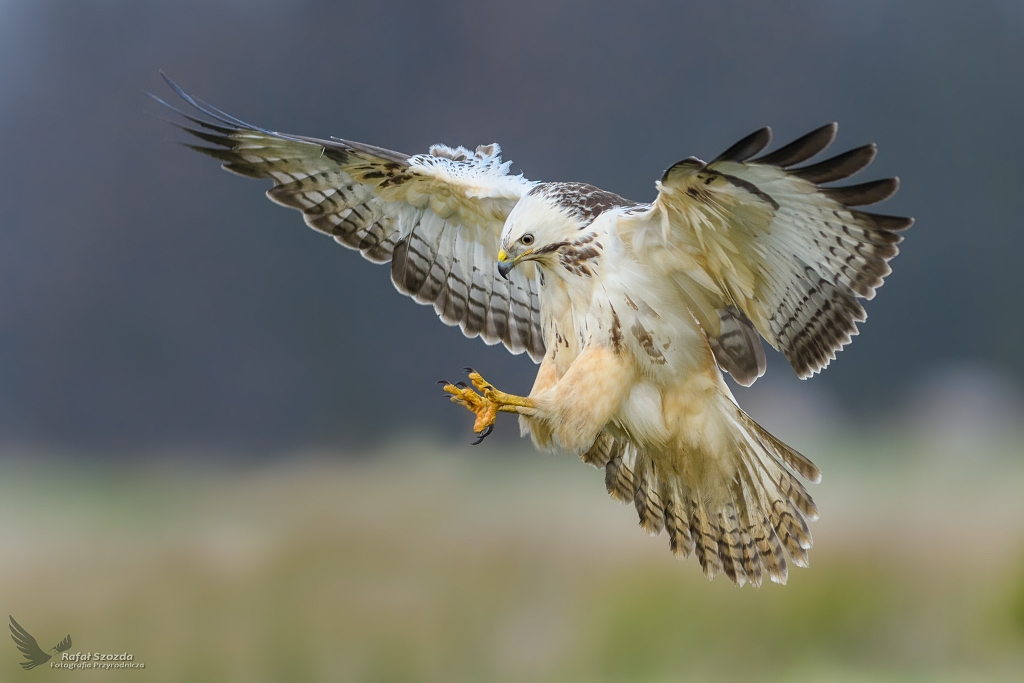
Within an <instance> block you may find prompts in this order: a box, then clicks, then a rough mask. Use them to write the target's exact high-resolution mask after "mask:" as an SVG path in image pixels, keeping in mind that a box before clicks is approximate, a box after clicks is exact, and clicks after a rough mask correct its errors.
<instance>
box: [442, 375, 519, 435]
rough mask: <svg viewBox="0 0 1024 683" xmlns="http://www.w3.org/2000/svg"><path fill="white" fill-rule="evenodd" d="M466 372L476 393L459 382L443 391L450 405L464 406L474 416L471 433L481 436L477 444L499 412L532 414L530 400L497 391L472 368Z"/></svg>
mask: <svg viewBox="0 0 1024 683" xmlns="http://www.w3.org/2000/svg"><path fill="white" fill-rule="evenodd" d="M466 370H467V371H468V372H469V381H470V382H472V383H473V387H474V388H475V389H476V391H474V390H473V389H471V388H469V387H467V386H465V385H464V384H462V383H461V382H459V383H458V384H451V383H450V382H446V383H445V385H444V390H445V391H446V392H447V393H449V394H451V395H452V397H451V401H452V403H457V404H459V405H461V406H465V407H466V409H467V410H469V411H470V412H472V413H473V414H475V415H476V421H475V422H474V423H473V431H474V432H476V433H477V434H482V436H481V437H480V439H478V440H477V442H476V443H479V442H480V441H481V440H482V439H483V437H484V436H487V434H490V430H491V428H492V427H493V425H494V420H495V418H497V416H498V413H499V412H502V413H519V414H527V415H529V414H532V412H533V408H534V403H533V401H532V400H531V399H529V398H524V397H522V396H513V395H512V394H506V393H505V392H504V391H498V390H497V389H495V388H494V387H493V386H491V384H490V382H488V381H487V380H485V379H484V378H483V377H482V376H481V375H480V373H479V372H477V371H476V370H473V369H472V368H466ZM460 385H461V386H460ZM477 392H480V393H477Z"/></svg>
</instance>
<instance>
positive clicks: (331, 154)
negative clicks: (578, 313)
mask: <svg viewBox="0 0 1024 683" xmlns="http://www.w3.org/2000/svg"><path fill="white" fill-rule="evenodd" d="M168 85H169V86H170V87H171V88H172V89H173V90H174V91H175V92H176V93H177V94H178V96H179V97H181V98H182V99H183V100H184V101H185V102H186V103H187V104H188V105H190V106H191V107H192V108H194V109H195V110H196V111H197V112H198V115H197V116H192V115H189V114H185V113H183V112H180V111H178V110H177V109H175V108H174V107H171V106H170V105H168V104H167V103H166V102H164V101H163V100H161V99H159V98H154V99H156V100H157V101H159V102H160V103H161V104H163V105H165V106H167V107H168V108H169V109H171V110H172V111H174V112H176V113H177V114H179V115H180V116H182V117H183V118H184V120H185V121H187V122H188V125H182V126H179V128H181V129H182V130H184V131H185V132H186V133H188V134H189V135H192V136H194V137H196V138H198V139H199V140H201V141H203V142H204V143H208V145H210V146H207V145H189V147H191V148H192V149H195V150H196V151H199V152H202V153H203V154H206V155H208V156H211V157H213V158H215V159H218V160H219V161H221V162H222V164H223V168H224V169H225V170H228V171H231V172H233V173H237V174H240V175H244V176H247V177H252V178H269V179H271V180H273V181H274V187H272V188H271V189H270V190H268V192H267V196H268V197H269V198H270V199H271V200H272V201H274V202H276V203H278V204H280V205H282V206H287V207H290V208H294V209H298V210H299V211H301V212H302V213H303V218H304V219H305V222H306V224H307V225H309V226H310V227H311V228H313V229H315V230H318V231H320V232H323V233H326V234H328V235H331V236H332V237H334V239H335V241H336V242H338V243H339V244H341V245H342V246H345V247H348V248H350V249H355V250H358V251H359V252H360V253H361V254H362V255H363V257H365V258H366V259H368V260H369V261H371V262H373V263H389V262H390V263H391V276H392V281H393V282H394V284H395V287H396V288H397V289H398V290H399V291H400V292H402V293H404V294H408V295H409V296H411V297H412V298H413V299H414V300H415V301H417V302H418V303H420V304H424V305H432V306H433V307H434V310H435V311H436V312H437V315H438V317H440V318H441V320H443V321H444V322H445V323H446V324H448V325H453V326H454V325H458V326H459V327H460V328H461V330H462V332H463V333H464V334H465V335H466V336H469V337H476V336H480V337H481V338H482V339H483V341H484V342H485V343H487V344H497V343H498V342H502V343H504V344H505V346H506V347H507V348H508V349H509V350H510V351H511V352H512V353H522V352H523V351H526V352H528V353H529V354H530V356H531V357H532V358H533V359H534V360H535V361H539V360H540V359H541V358H542V357H543V356H544V348H545V346H544V338H543V335H542V334H541V330H540V299H539V296H538V292H539V284H538V282H537V281H536V280H537V277H538V276H537V273H536V272H535V271H534V270H533V269H532V268H524V269H520V270H518V271H517V272H516V273H515V274H514V277H513V278H512V279H513V281H512V282H511V283H505V281H504V280H503V278H501V276H500V275H499V273H498V270H497V252H498V238H499V235H500V233H501V229H502V227H503V225H504V218H505V216H507V215H508V212H509V211H511V209H512V207H513V206H515V204H516V202H517V201H518V200H519V198H520V197H521V196H522V195H523V194H524V193H525V192H527V191H529V189H530V188H532V187H533V185H534V183H530V182H528V181H526V180H524V179H523V178H522V177H521V176H510V175H508V164H507V163H502V161H501V157H500V149H499V148H498V147H497V145H488V146H481V147H479V148H477V150H476V151H475V152H470V151H469V150H466V149H464V148H461V147H460V148H456V149H452V148H449V147H445V146H443V145H436V146H434V147H432V148H431V153H430V154H428V155H417V156H414V157H410V156H408V155H405V154H401V153H399V152H393V151H391V150H386V149H383V148H380V147H375V146H373V145H367V144H363V143H358V142H352V141H348V140H341V139H337V138H335V139H332V140H319V139H315V138H307V137H303V136H296V135H286V134H281V133H275V132H273V131H269V130H266V129H264V128H259V127H258V126H253V125H251V124H248V123H245V122H244V121H241V120H240V119H236V118H234V117H233V116H230V115H228V114H225V113H224V112H222V111H220V110H218V109H216V108H214V107H211V106H209V105H207V104H205V103H203V102H201V101H199V100H197V99H195V98H193V97H191V96H190V95H188V94H187V93H185V92H184V91H183V90H182V89H181V88H179V87H178V86H177V85H176V84H174V83H173V82H171V81H170V80H168ZM482 187H487V188H489V189H490V194H487V193H486V192H482V191H481V188H482ZM434 197H443V200H441V201H438V202H435V203H432V198H434ZM460 197H461V199H460ZM434 206H443V209H442V213H443V215H442V214H438V213H436V212H435V211H434V209H433V208H432V207H434Z"/></svg>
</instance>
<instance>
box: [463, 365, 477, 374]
mask: <svg viewBox="0 0 1024 683" xmlns="http://www.w3.org/2000/svg"><path fill="white" fill-rule="evenodd" d="M462 371H463V372H476V370H474V369H473V368H471V367H469V366H468V365H467V366H466V367H464V368H462Z"/></svg>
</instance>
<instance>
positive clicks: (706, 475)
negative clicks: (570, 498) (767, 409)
mask: <svg viewBox="0 0 1024 683" xmlns="http://www.w3.org/2000/svg"><path fill="white" fill-rule="evenodd" d="M725 398H726V397H724V396H723V399H725ZM718 408H720V410H721V411H722V419H723V420H725V423H724V428H723V431H722V433H723V434H725V435H726V438H725V443H727V444H729V445H728V452H727V453H722V452H721V450H722V448H721V444H719V446H720V447H719V450H718V451H716V452H714V457H711V456H710V455H709V454H708V453H707V452H703V451H701V450H700V448H702V447H703V446H699V445H698V446H696V447H695V448H696V449H697V450H695V451H694V452H683V453H668V454H666V453H663V452H648V451H646V450H644V449H643V448H641V447H639V446H638V445H637V444H636V443H634V442H632V441H631V440H629V439H628V438H626V437H623V436H618V435H613V434H611V433H609V432H603V433H602V434H601V435H600V437H599V438H598V440H597V441H596V442H595V443H594V445H593V447H591V448H590V449H589V450H588V451H587V452H586V453H584V454H583V456H582V457H583V459H584V461H586V462H590V463H591V464H593V465H595V466H597V467H602V466H603V467H604V470H605V486H606V488H607V489H608V493H609V494H611V496H612V497H613V498H615V499H617V500H620V501H622V502H624V503H633V505H634V506H635V507H636V510H637V515H638V517H639V521H640V526H641V527H643V529H644V530H645V531H647V532H648V533H650V534H652V535H657V534H659V533H660V532H661V531H662V530H665V531H666V532H667V534H668V538H669V547H670V548H671V550H672V553H673V554H675V555H676V556H677V557H679V558H681V559H682V558H686V557H688V556H689V555H690V554H691V553H693V554H695V555H696V556H697V561H698V562H699V563H700V566H701V569H702V570H703V572H704V574H705V576H707V577H708V578H709V579H714V578H715V576H717V575H718V574H719V573H724V574H725V575H726V576H728V577H729V580H730V581H732V582H733V583H735V584H737V585H740V586H742V585H744V584H745V583H748V582H749V583H750V584H751V585H753V586H760V585H761V583H762V581H763V579H764V577H765V576H766V575H767V577H768V578H769V579H770V580H771V581H773V582H775V583H786V581H787V579H788V576H789V568H788V563H787V555H788V557H789V559H790V560H791V561H792V562H793V563H794V564H795V565H797V566H798V567H806V566H807V564H808V553H807V551H808V550H809V549H810V548H811V546H812V545H813V539H812V537H811V532H810V529H809V528H808V521H814V520H816V519H817V518H818V509H817V507H816V506H815V504H814V501H813V499H812V498H811V496H810V494H808V493H807V490H806V489H805V488H804V486H803V484H802V483H801V482H800V480H799V479H797V477H804V478H806V479H809V480H811V481H818V480H820V478H821V473H820V472H819V470H818V468H817V467H815V465H814V464H813V463H812V462H811V461H810V460H808V459H807V458H805V457H804V456H802V455H800V454H799V453H797V452H796V451H794V450H793V449H791V448H790V447H789V446H786V445H785V444H784V443H782V442H781V441H779V440H778V439H776V438H775V437H773V436H772V435H770V434H769V433H768V432H767V431H765V430H764V429H763V428H762V427H761V426H760V425H758V424H757V423H756V422H754V420H752V419H751V418H750V417H748V416H747V415H746V414H744V413H743V412H742V411H741V410H740V409H739V408H738V407H737V406H736V405H735V404H734V403H732V402H731V401H729V402H727V401H726V400H723V402H722V404H721V406H718ZM726 456H729V457H726ZM688 458H689V460H687V459H688ZM702 458H703V460H701V459H702ZM697 462H700V463H703V465H702V466H701V467H695V468H690V467H688V465H687V463H697ZM708 463H713V466H712V467H708Z"/></svg>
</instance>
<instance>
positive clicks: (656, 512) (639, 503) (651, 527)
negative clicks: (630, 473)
mask: <svg viewBox="0 0 1024 683" xmlns="http://www.w3.org/2000/svg"><path fill="white" fill-rule="evenodd" d="M644 462H648V461H646V460H645V461H644ZM634 479H635V481H636V494H635V497H634V499H633V503H634V504H635V505H636V512H637V514H638V515H639V516H640V526H641V527H643V529H644V531H646V532H647V533H649V534H651V535H652V536H657V535H658V534H660V533H661V530H662V528H664V526H665V507H664V505H663V504H662V498H661V495H659V493H658V475H657V473H656V472H653V471H641V472H640V473H638V476H634Z"/></svg>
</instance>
